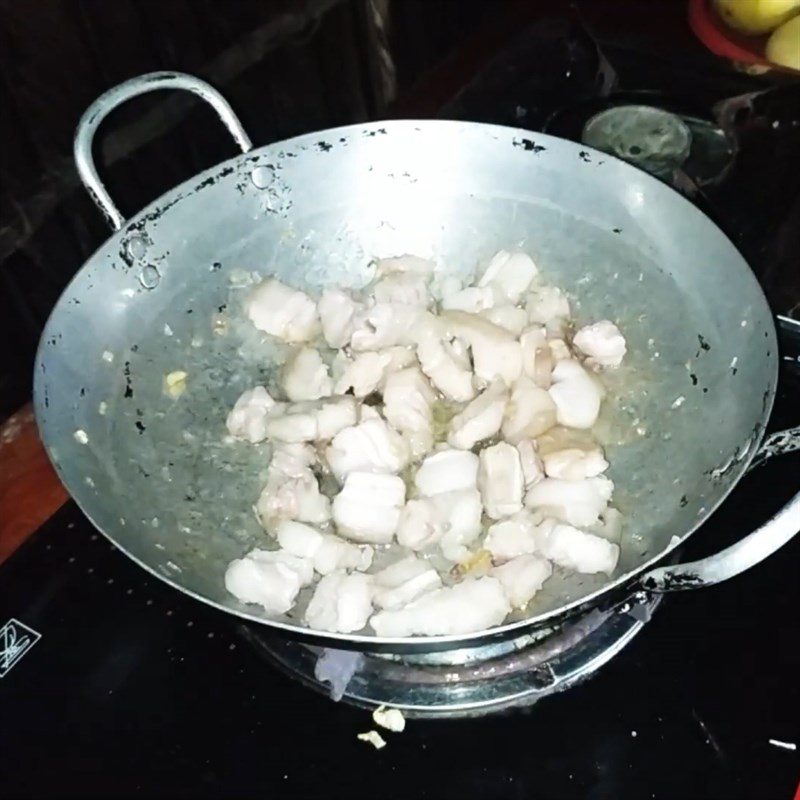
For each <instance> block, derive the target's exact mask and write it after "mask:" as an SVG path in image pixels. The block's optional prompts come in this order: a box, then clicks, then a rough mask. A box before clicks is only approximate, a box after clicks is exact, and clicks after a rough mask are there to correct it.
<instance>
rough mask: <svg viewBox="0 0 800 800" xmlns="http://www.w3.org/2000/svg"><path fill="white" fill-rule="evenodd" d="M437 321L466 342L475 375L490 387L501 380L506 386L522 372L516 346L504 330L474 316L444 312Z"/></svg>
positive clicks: (512, 337) (515, 341)
mask: <svg viewBox="0 0 800 800" xmlns="http://www.w3.org/2000/svg"><path fill="white" fill-rule="evenodd" d="M440 319H441V320H442V321H443V323H444V324H445V325H446V326H447V331H448V332H449V333H450V334H451V335H453V336H456V337H458V338H460V339H463V340H464V341H465V342H467V343H468V344H469V346H470V348H471V350H472V362H473V368H474V372H475V375H476V376H477V377H478V378H481V379H482V380H484V381H486V382H488V383H491V382H492V381H495V380H498V379H502V380H504V381H505V382H506V384H508V385H509V386H510V385H511V384H512V383H513V382H514V381H515V380H516V379H517V378H518V377H519V376H520V373H521V372H522V351H521V349H520V346H519V342H518V341H517V340H516V339H515V338H514V336H513V335H512V334H510V333H509V332H508V331H507V330H504V329H503V328H501V327H499V326H498V325H495V324H494V323H493V322H489V320H488V319H484V318H483V317H481V316H480V315H478V314H468V313H466V312H464V311H444V312H442V314H441V316H440Z"/></svg>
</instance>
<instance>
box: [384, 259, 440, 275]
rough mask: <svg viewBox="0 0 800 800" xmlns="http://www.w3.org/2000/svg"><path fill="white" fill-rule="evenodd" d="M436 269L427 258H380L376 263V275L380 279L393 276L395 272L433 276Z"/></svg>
mask: <svg viewBox="0 0 800 800" xmlns="http://www.w3.org/2000/svg"><path fill="white" fill-rule="evenodd" d="M434 269H436V264H434V263H433V261H429V260H428V259H427V258H420V257H419V256H412V255H404V256H392V257H391V258H379V259H378V260H377V262H376V263H375V274H376V275H377V276H378V277H382V276H383V275H391V274H392V273H395V272H404V273H412V274H415V275H431V274H432V273H433V271H434Z"/></svg>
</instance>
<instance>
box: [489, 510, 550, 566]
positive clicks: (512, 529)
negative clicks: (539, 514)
mask: <svg viewBox="0 0 800 800" xmlns="http://www.w3.org/2000/svg"><path fill="white" fill-rule="evenodd" d="M536 521H537V518H536V517H535V516H534V515H533V514H531V512H530V511H519V512H517V513H516V514H514V515H513V516H511V517H509V518H508V519H504V520H502V521H501V522H495V523H494V525H491V526H490V527H489V530H488V532H487V533H486V539H485V540H484V542H483V547H484V548H485V549H486V550H488V551H489V552H490V553H491V554H492V559H493V560H494V561H495V562H503V561H508V560H509V559H512V558H516V557H517V556H521V555H524V554H526V553H533V552H535V551H536Z"/></svg>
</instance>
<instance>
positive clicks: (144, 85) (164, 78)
mask: <svg viewBox="0 0 800 800" xmlns="http://www.w3.org/2000/svg"><path fill="white" fill-rule="evenodd" d="M157 89H182V90H184V91H186V92H192V94H196V95H197V96H198V97H200V98H201V99H202V100H205V101H206V102H207V103H208V104H209V105H210V106H211V107H212V108H213V109H214V110H215V111H216V112H217V114H219V118H220V119H221V120H222V123H223V124H224V125H225V127H226V128H227V129H228V130H229V131H230V132H231V136H233V138H234V139H235V140H236V144H238V145H239V148H240V149H241V151H242V152H243V153H247V152H248V151H250V150H252V149H253V143H252V142H251V141H250V137H249V136H248V135H247V134H246V133H245V130H244V128H243V127H242V123H241V122H239V118H238V117H237V116H236V114H234V113H233V109H232V108H231V107H230V106H229V105H228V102H227V100H225V98H224V97H223V96H222V95H221V94H220V93H219V92H218V91H217V90H216V89H214V88H213V87H212V86H209V85H208V84H207V83H205V82H204V81H201V80H200V79H199V78H195V77H193V76H192V75H186V74H184V73H182V72H150V73H148V74H147V75H140V76H139V77H138V78H131V80H129V81H125V83H121V84H119V86H115V87H114V88H113V89H109V90H108V91H107V92H106V93H105V94H102V95H101V96H100V97H98V98H97V100H95V101H94V103H92V104H91V105H90V106H89V108H87V109H86V112H85V113H84V115H83V116H82V117H81V120H80V122H79V123H78V128H77V130H76V131H75V145H74V154H75V164H76V166H77V167H78V174H79V175H80V178H81V181H83V185H84V186H85V187H86V190H87V191H88V192H89V194H90V195H91V197H92V200H94V202H95V203H96V204H97V206H98V207H99V209H100V210H101V211H102V212H103V215H104V216H105V217H106V219H107V220H108V222H109V224H110V225H111V227H112V228H113V229H114V230H115V231H118V230H119V229H120V228H121V227H122V226H123V225H124V224H125V217H123V216H122V214H120V212H119V209H118V208H117V207H116V205H114V201H113V200H112V199H111V195H109V193H108V190H107V189H106V187H105V186H104V185H103V182H102V181H101V180H100V176H99V175H98V174H97V168H96V167H95V165H94V159H93V158H92V142H93V141H94V134H95V132H96V131H97V129H98V127H99V126H100V123H101V122H102V121H103V120H104V119H105V118H106V116H107V115H108V114H109V113H110V112H111V111H113V110H114V109H115V108H117V106H120V105H122V104H123V103H124V102H126V101H127V100H130V99H131V98H132V97H136V96H138V95H140V94H146V93H147V92H153V91H156V90H157Z"/></svg>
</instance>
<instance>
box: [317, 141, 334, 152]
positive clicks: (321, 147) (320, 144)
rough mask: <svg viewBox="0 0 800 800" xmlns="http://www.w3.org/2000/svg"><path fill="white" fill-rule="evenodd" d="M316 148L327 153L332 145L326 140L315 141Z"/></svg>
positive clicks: (331, 148)
mask: <svg viewBox="0 0 800 800" xmlns="http://www.w3.org/2000/svg"><path fill="white" fill-rule="evenodd" d="M317 149H318V150H319V151H320V152H321V153H328V152H330V151H331V150H333V145H332V144H329V143H328V142H317Z"/></svg>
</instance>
